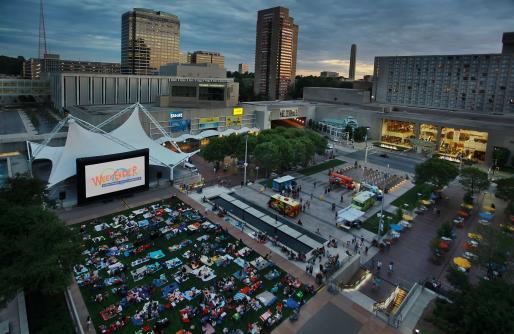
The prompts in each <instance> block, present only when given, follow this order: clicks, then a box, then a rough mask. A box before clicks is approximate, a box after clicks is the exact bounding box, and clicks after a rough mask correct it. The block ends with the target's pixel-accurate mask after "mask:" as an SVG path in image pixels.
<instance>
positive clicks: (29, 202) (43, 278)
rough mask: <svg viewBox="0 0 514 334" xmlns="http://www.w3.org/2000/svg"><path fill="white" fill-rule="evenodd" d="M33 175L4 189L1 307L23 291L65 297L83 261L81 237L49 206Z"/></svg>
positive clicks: (0, 210)
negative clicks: (73, 268)
mask: <svg viewBox="0 0 514 334" xmlns="http://www.w3.org/2000/svg"><path fill="white" fill-rule="evenodd" d="M27 184H32V185H40V181H38V180H34V179H32V178H29V177H27V176H17V177H15V178H14V179H9V180H8V183H7V186H6V187H5V189H2V191H0V221H1V222H2V223H1V224H0V291H2V293H1V295H0V306H2V305H5V303H6V302H8V301H9V300H11V299H12V298H13V297H14V296H15V295H16V294H17V293H18V292H19V291H20V290H24V291H25V292H27V293H31V292H35V291H38V292H43V293H45V294H56V293H61V292H63V291H64V289H65V288H66V287H67V286H68V285H69V284H70V283H71V273H72V266H73V265H74V264H76V263H78V262H79V261H80V247H79V240H78V239H77V235H76V234H75V233H73V232H72V231H71V230H70V229H69V228H67V227H66V226H65V225H64V223H63V222H62V221H60V220H59V218H58V217H57V216H56V215H55V214H54V213H53V212H52V211H49V210H48V209H46V208H45V207H44V206H43V203H44V199H45V197H46V194H45V191H44V189H41V188H40V187H39V186H36V187H34V188H28V189H27V188H20V186H21V185H27Z"/></svg>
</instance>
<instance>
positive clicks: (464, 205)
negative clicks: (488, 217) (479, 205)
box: [460, 203, 473, 210]
mask: <svg viewBox="0 0 514 334" xmlns="http://www.w3.org/2000/svg"><path fill="white" fill-rule="evenodd" d="M460 206H461V208H464V209H468V210H471V209H473V205H471V204H468V203H461V204H460Z"/></svg>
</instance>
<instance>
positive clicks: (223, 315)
mask: <svg viewBox="0 0 514 334" xmlns="http://www.w3.org/2000/svg"><path fill="white" fill-rule="evenodd" d="M79 232H80V234H81V236H82V239H83V247H84V249H83V255H84V261H83V263H82V264H79V265H76V266H75V267H74V272H75V278H76V281H77V283H78V284H79V286H80V287H81V290H82V293H83V295H84V297H85V300H86V304H87V305H88V309H89V312H90V314H91V316H92V318H93V319H94V322H95V325H96V327H97V328H98V331H99V332H100V333H114V332H120V333H122V332H123V333H145V334H146V333H161V332H164V331H167V332H168V331H171V332H180V331H182V333H187V332H191V333H214V332H218V331H219V332H223V333H230V332H234V331H236V330H242V331H243V332H251V333H259V332H260V331H262V330H264V331H266V332H268V331H270V330H271V329H272V328H273V327H274V326H276V325H277V324H278V323H279V322H280V320H281V319H283V317H284V313H286V314H290V313H291V312H292V309H295V308H298V307H300V306H301V305H303V303H305V301H306V298H308V297H310V296H311V295H312V294H314V293H315V291H314V287H313V286H304V285H303V284H302V283H301V282H300V281H298V280H297V279H295V278H294V277H291V276H290V275H287V274H284V273H283V272H281V271H280V270H279V269H278V268H276V267H274V266H273V264H272V263H270V262H269V261H268V260H267V256H266V257H265V258H263V257H258V256H257V254H256V253H255V252H254V251H252V250H251V249H249V248H248V247H246V246H245V245H244V244H243V243H242V242H241V241H240V240H235V239H233V238H232V237H231V236H230V235H228V234H227V232H226V231H225V230H224V229H222V228H221V227H220V226H219V225H216V224H213V223H211V222H209V221H207V220H205V219H204V218H203V217H202V216H201V215H200V214H199V212H198V211H196V210H193V209H192V208H190V207H188V206H187V205H185V204H184V203H182V202H180V201H179V200H178V199H176V198H174V199H172V200H170V201H169V203H166V204H165V203H159V204H154V205H149V206H148V207H144V208H140V209H137V210H132V211H130V212H128V213H125V214H120V215H117V216H115V217H113V218H110V219H101V220H95V221H93V222H92V223H91V224H83V225H81V226H80V231H79ZM169 327H170V328H169Z"/></svg>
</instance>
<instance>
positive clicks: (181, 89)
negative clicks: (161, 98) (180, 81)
mask: <svg viewBox="0 0 514 334" xmlns="http://www.w3.org/2000/svg"><path fill="white" fill-rule="evenodd" d="M171 96H176V97H196V87H191V86H173V87H171Z"/></svg>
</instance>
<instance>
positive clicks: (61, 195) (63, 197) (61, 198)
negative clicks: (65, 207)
mask: <svg viewBox="0 0 514 334" xmlns="http://www.w3.org/2000/svg"><path fill="white" fill-rule="evenodd" d="M64 199H66V191H61V192H59V200H61V201H63V200H64Z"/></svg>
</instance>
